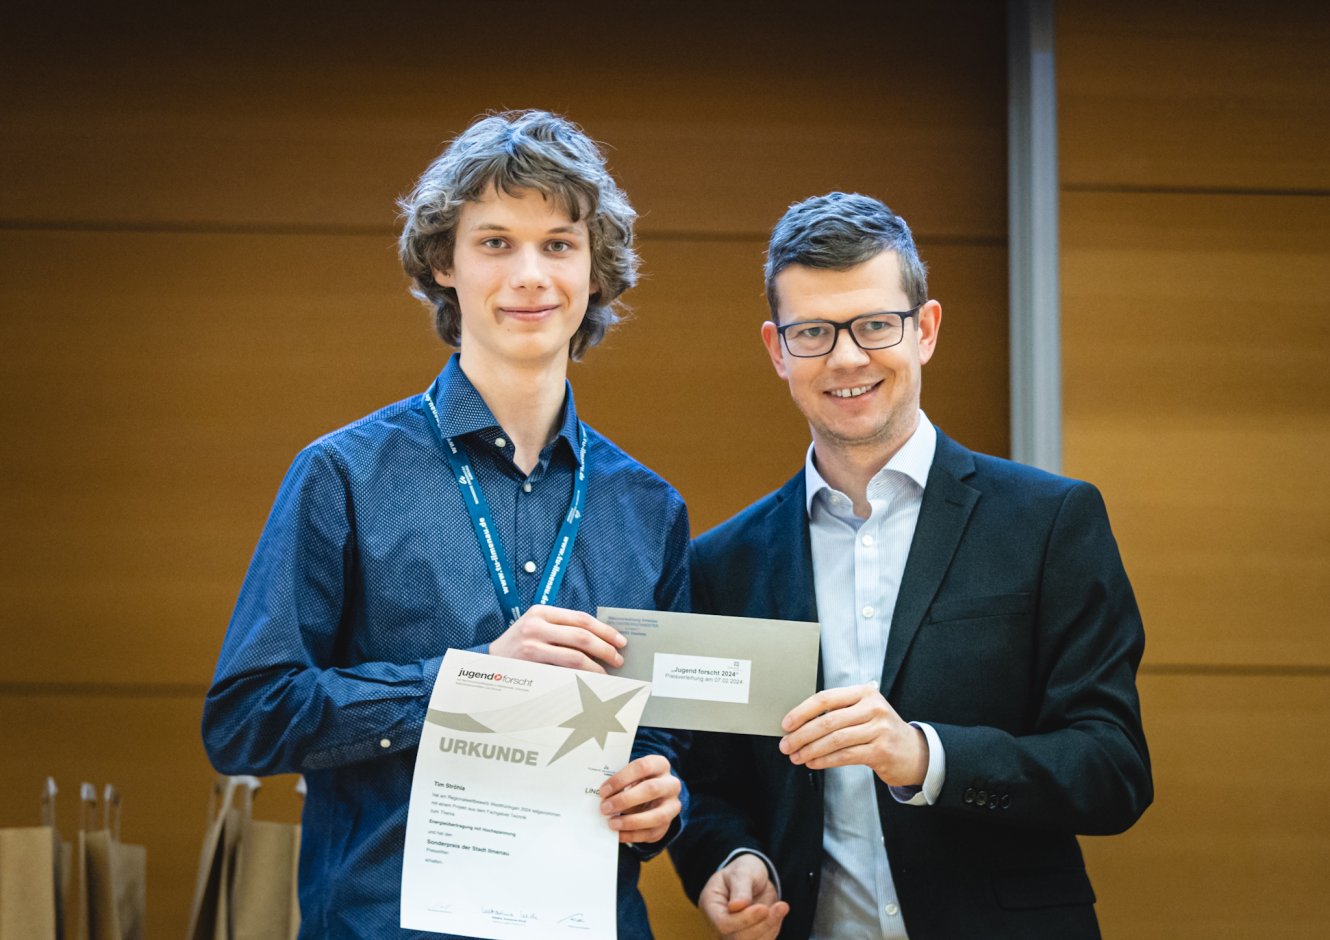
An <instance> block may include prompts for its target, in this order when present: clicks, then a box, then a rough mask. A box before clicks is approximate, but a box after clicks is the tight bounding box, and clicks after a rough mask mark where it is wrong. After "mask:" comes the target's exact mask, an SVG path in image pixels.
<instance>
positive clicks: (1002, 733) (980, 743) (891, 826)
mask: <svg viewBox="0 0 1330 940" xmlns="http://www.w3.org/2000/svg"><path fill="white" fill-rule="evenodd" d="M805 506H806V499H805V485H804V473H803V470H800V472H799V473H798V474H796V475H795V477H794V478H793V479H792V480H790V482H789V483H787V484H785V486H783V487H782V488H781V489H779V490H777V491H776V492H775V493H772V494H770V495H768V496H766V497H765V498H763V499H761V500H759V501H758V502H757V503H755V504H753V505H752V506H750V507H748V508H747V509H746V510H744V511H743V512H741V513H740V514H739V515H737V516H735V517H734V518H733V519H730V520H729V521H728V522H725V523H723V524H722V525H720V526H718V527H717V528H715V529H713V530H711V531H710V532H707V533H706V534H704V535H702V536H701V537H699V538H698V539H697V540H696V541H695V542H694V543H693V563H692V572H693V607H694V610H696V611H698V612H703V613H715V614H728V615H733V616H745V617H772V618H778V619H788V620H816V619H817V610H816V603H815V599H814V592H813V566H812V554H811V549H810V543H809V534H808V517H807V512H806V508H805ZM1144 646H1145V637H1144V633H1143V631H1142V627H1141V618H1140V613H1139V611H1138V610H1137V607H1136V601H1135V598H1134V597H1133V594H1132V590H1131V585H1130V584H1129V583H1128V581H1127V576H1126V573H1125V571H1124V570H1123V567H1122V561H1121V559H1120V557H1119V555H1118V549H1117V544H1116V542H1115V541H1114V539H1113V534H1112V532H1111V531H1110V529H1109V524H1108V516H1107V513H1106V511H1105V509H1104V503H1103V500H1102V499H1101V498H1100V495H1099V492H1098V491H1097V490H1096V489H1095V488H1094V487H1093V486H1091V485H1089V484H1087V483H1080V482H1076V481H1073V480H1068V479H1064V478H1062V477H1058V476H1054V475H1052V474H1048V473H1044V472H1042V471H1039V470H1035V469H1033V468H1030V467H1026V466H1022V465H1020V464H1016V463H1012V462H1010V461H1005V460H999V459H997V458H994V457H988V456H984V455H982V454H976V453H973V452H972V451H969V450H967V449H965V448H964V447H962V446H960V445H959V444H957V443H955V442H954V441H952V440H950V439H949V438H947V437H946V436H945V435H943V434H942V433H941V432H940V431H939V432H938V440H937V452H936V455H935V457H934V460H933V466H932V469H931V470H930V472H929V475H928V483H927V486H926V487H925V489H924V498H923V504H922V506H921V508H920V511H919V522H918V526H917V527H916V530H915V535H914V541H913V543H912V544H911V546H910V553H909V556H908V560H907V561H906V565H905V573H904V576H903V579H902V582H901V588H900V595H899V598H898V600H897V603H896V608H895V613H894V615H893V618H892V625H891V634H890V637H889V640H888V644H887V652H886V659H885V662H884V663H883V665H882V682H881V689H882V691H883V694H884V695H885V696H886V697H887V700H888V701H889V702H891V704H892V705H893V706H894V707H895V709H896V710H897V712H899V714H900V715H901V717H902V718H904V719H905V720H906V721H923V722H928V723H930V724H931V725H932V726H933V727H934V728H935V729H936V730H937V733H938V737H939V738H940V739H941V741H942V746H943V750H944V751H945V752H946V780H945V783H944V785H943V787H942V792H941V794H940V796H939V798H938V800H937V802H936V803H935V804H934V805H933V806H926V807H917V806H906V805H902V804H900V803H898V802H897V801H896V800H895V799H894V798H893V797H892V796H891V794H890V792H889V790H888V788H887V787H886V786H885V785H884V784H882V783H881V782H880V781H879V782H878V786H877V804H878V808H879V811H880V813H881V820H882V833H883V837H884V839H885V844H886V847H887V852H888V857H889V859H890V862H891V870H892V875H893V877H894V878H895V882H896V888H897V891H898V893H899V895H900V900H901V908H902V911H903V914H904V917H905V925H906V929H907V930H908V931H909V934H910V937H911V940H930V938H951V937H955V938H966V940H969V938H985V940H991V938H1000V937H1013V938H1015V937H1020V938H1029V937H1049V938H1059V940H1068V938H1079V937H1097V936H1099V930H1098V926H1097V923H1096V919H1095V915H1094V906H1093V905H1094V892H1093V890H1092V889H1091V887H1090V881H1089V879H1088V878H1087V877H1086V873H1085V865H1084V862H1083V861H1082V858H1081V852H1080V847H1079V846H1078V844H1077V841H1076V835H1075V834H1076V833H1085V834H1096V835H1101V834H1108V833H1116V832H1121V831H1123V830H1124V829H1126V828H1127V827H1128V826H1130V825H1131V824H1132V823H1133V822H1135V821H1136V819H1137V818H1138V817H1139V816H1140V815H1141V813H1142V812H1144V811H1145V808H1146V807H1147V806H1148V805H1149V804H1150V801H1151V799H1152V798H1153V787H1152V783H1151V776H1150V758H1149V753H1148V751H1147V749H1146V744H1145V736H1144V733H1143V731H1142V729H1141V719H1140V704H1139V700H1138V698H1137V694H1136V668H1137V666H1138V665H1139V663H1140V660H1141V654H1142V652H1143V650H1144ZM777 740H778V739H777V738H774V737H756V736H754V737H747V736H739V735H723V734H703V735H698V740H697V741H696V744H695V747H694V750H693V752H692V754H691V755H690V756H689V758H688V760H687V762H686V764H685V773H684V776H685V779H686V780H687V782H688V786H689V788H690V791H691V793H692V810H691V818H690V822H689V824H688V826H686V827H685V829H684V832H683V833H682V834H681V835H680V837H679V839H678V840H676V842H675V843H674V845H673V847H672V848H671V854H672V856H673V858H674V862H675V866H676V868H678V870H679V873H680V876H681V877H682V879H683V882H684V887H685V889H686V890H687V892H688V894H689V896H690V897H692V898H693V900H694V901H696V899H697V895H698V892H699V891H700V890H701V888H702V886H703V885H704V884H705V882H706V880H707V879H708V878H709V877H710V876H711V874H712V873H713V872H714V871H715V870H716V868H717V867H718V866H719V865H720V863H721V862H722V861H723V860H724V859H725V857H726V856H727V855H728V854H729V853H730V851H731V850H732V849H735V848H738V847H744V846H746V847H753V848H757V849H760V850H762V851H763V852H765V853H766V854H767V855H768V856H769V857H770V858H771V859H772V860H773V861H774V863H775V864H776V867H777V870H778V872H779V875H780V879H781V882H782V892H783V897H784V898H785V899H786V900H788V901H789V902H790V913H789V915H788V916H787V917H786V920H785V925H784V929H783V930H782V932H781V935H780V936H781V937H782V938H800V940H802V938H806V937H808V935H809V931H810V930H811V927H812V922H813V909H814V905H815V902H816V898H817V891H818V884H819V879H820V871H821V854H822V779H821V778H822V775H821V773H820V772H817V771H810V770H806V769H804V768H800V767H796V766H794V765H793V764H791V763H790V761H789V759H788V758H787V757H785V756H784V755H782V754H781V753H780V752H779V751H778V750H777V748H776V744H777ZM869 818H871V817H869Z"/></svg>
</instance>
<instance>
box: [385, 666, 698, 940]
mask: <svg viewBox="0 0 1330 940" xmlns="http://www.w3.org/2000/svg"><path fill="white" fill-rule="evenodd" d="M647 693H648V686H647V684H646V683H644V682H638V681H634V680H631V679H623V678H618V677H615V676H607V675H602V674H599V673H592V672H586V671H574V670H569V669H561V668H558V667H555V666H548V665H544V664H542V663H533V662H525V661H521V660H514V659H505V658H500V657H495V656H484V655H481V654H478V653H469V652H465V651H461V650H449V651H448V653H447V655H446V656H445V657H444V660H443V666H442V668H441V669H440V671H439V677H438V680H437V681H436V683H435V685H434V692H433V695H432V696H431V698H430V709H429V712H428V715H427V717H426V721H425V726H424V730H423V731H422V733H421V738H420V750H419V753H418V755H417V758H416V768H415V778H414V781H413V783H412V787H411V805H410V809H409V813H408V819H407V831H406V855H405V861H404V865H403V871H402V920H401V924H402V926H403V927H404V928H408V929H417V930H430V931H437V932H441V933H455V934H462V935H465V936H471V937H488V938H495V940H506V938H509V937H557V936H561V935H563V934H565V933H566V934H567V935H569V936H575V937H579V938H597V937H603V938H613V937H614V935H615V898H614V893H615V870H616V864H617V855H618V853H617V844H618V842H619V841H621V840H622V841H654V840H656V839H659V838H660V837H661V836H663V835H664V831H665V828H666V827H667V826H668V822H669V820H668V819H667V820H665V822H664V825H662V826H655V825H654V822H655V820H654V818H653V816H652V810H651V809H650V807H649V806H648V808H647V809H646V810H645V811H644V812H641V813H633V814H630V815H627V816H615V815H613V814H616V813H619V812H623V811H626V810H629V809H633V808H635V807H639V806H640V804H641V801H642V797H643V794H642V792H641V790H640V788H635V787H630V786H629V785H630V784H636V783H638V782H639V781H641V780H644V779H650V778H653V777H655V776H657V775H658V774H659V771H660V770H661V768H656V767H653V766H652V762H658V763H661V764H663V763H665V759H664V758H662V757H659V756H652V757H645V758H641V759H639V760H637V761H634V762H633V763H632V764H629V765H628V766H627V767H625V766H624V765H625V764H627V763H628V757H629V753H630V751H631V748H632V743H633V736H634V734H635V733H636V731H637V724H638V718H639V716H640V715H641V712H642V707H643V705H645V703H646V699H647ZM620 768H623V769H622V770H620ZM615 771H619V772H618V773H615ZM635 790H637V792H634V791H635ZM607 796H608V797H609V798H608V799H605V797H607ZM653 802H654V801H653ZM607 815H611V816H612V818H610V819H609V820H607V819H606V816H607ZM668 815H670V816H671V817H672V816H673V814H672V813H669V814H668ZM639 819H641V820H644V821H645V822H644V823H643V822H637V821H635V820H639ZM643 824H645V825H647V826H648V828H646V829H635V828H626V827H629V826H639V825H643ZM616 830H618V831H617V834H616Z"/></svg>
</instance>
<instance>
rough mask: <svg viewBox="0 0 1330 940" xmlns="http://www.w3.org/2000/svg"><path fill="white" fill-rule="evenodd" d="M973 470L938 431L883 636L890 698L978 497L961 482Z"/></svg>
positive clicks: (956, 446)
mask: <svg viewBox="0 0 1330 940" xmlns="http://www.w3.org/2000/svg"><path fill="white" fill-rule="evenodd" d="M973 473H974V456H973V455H972V454H971V453H970V452H969V451H968V450H966V449H965V448H964V447H961V446H960V445H959V444H957V443H956V442H955V441H953V440H952V439H951V438H949V437H947V436H946V435H945V434H943V433H942V432H941V431H938V432H937V451H936V453H935V454H934V455H933V466H932V467H931V468H930V469H929V471H928V485H927V486H925V487H924V499H923V503H922V505H921V506H920V507H919V522H918V524H917V525H916V526H915V530H914V541H913V542H912V543H911V544H910V554H909V555H908V556H906V559H905V573H904V574H903V575H902V576H901V587H900V594H899V595H898V596H897V598H896V609H895V611H894V612H893V614H892V618H891V634H890V636H889V637H888V638H887V655H886V659H885V661H884V662H883V664H882V683H881V685H880V686H879V688H880V689H881V690H882V694H883V695H885V696H887V697H888V698H889V697H890V694H891V688H892V686H893V685H894V684H895V682H896V676H897V674H898V673H899V672H900V668H901V663H902V662H904V661H905V654H906V653H907V652H908V651H909V649H910V644H911V643H912V642H913V641H914V636H915V634H916V633H918V632H919V626H920V624H922V623H923V619H924V613H925V612H926V611H927V610H928V605H929V604H931V603H932V602H933V598H934V596H935V595H936V594H937V590H938V587H939V586H940V585H941V584H942V578H943V576H944V575H945V574H946V573H947V568H948V567H950V565H951V559H952V557H953V556H954V555H955V554H956V547H957V546H958V545H959V544H960V540H961V535H962V533H963V532H964V531H965V525H966V523H967V522H968V521H969V519H970V512H971V511H972V510H973V509H974V504H975V503H976V502H978V500H979V491H978V490H976V489H974V488H973V487H971V486H969V485H968V484H966V483H964V482H963V480H964V479H965V478H966V477H968V476H970V475H971V474H973ZM805 529H806V527H805Z"/></svg>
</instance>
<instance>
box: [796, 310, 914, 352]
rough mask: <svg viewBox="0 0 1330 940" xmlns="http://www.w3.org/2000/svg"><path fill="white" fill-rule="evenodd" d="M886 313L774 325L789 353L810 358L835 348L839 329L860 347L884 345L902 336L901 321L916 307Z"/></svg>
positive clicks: (898, 339) (895, 342)
mask: <svg viewBox="0 0 1330 940" xmlns="http://www.w3.org/2000/svg"><path fill="white" fill-rule="evenodd" d="M922 306H923V304H919V306H918V307H913V308H911V309H909V310H903V311H899V312H896V311H893V312H889V313H864V314H861V315H859V316H857V317H852V318H851V319H849V320H846V321H845V322H844V323H837V322H836V321H835V320H800V321H798V322H797V323H787V324H785V325H784V326H778V327H776V332H777V333H779V334H780V336H781V339H783V340H785V348H786V349H788V350H789V351H790V355H791V356H798V357H800V358H801V359H813V358H815V357H817V356H825V355H826V354H827V353H829V352H831V351H832V350H833V349H835V348H836V339H837V337H839V336H840V331H841V330H845V331H846V332H847V333H849V334H850V337H851V338H852V339H853V340H854V343H855V345H856V346H858V347H859V348H860V349H888V348H890V347H892V346H895V345H896V344H897V343H899V342H900V341H901V340H902V339H904V338H905V321H906V320H908V319H910V317H914V316H918V315H919V308H920V307H922Z"/></svg>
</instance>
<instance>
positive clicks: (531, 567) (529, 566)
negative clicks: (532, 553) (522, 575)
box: [522, 561, 536, 574]
mask: <svg viewBox="0 0 1330 940" xmlns="http://www.w3.org/2000/svg"><path fill="white" fill-rule="evenodd" d="M522 570H523V571H525V572H526V573H527V574H535V573H536V563H535V562H534V561H528V562H527V563H526V564H525V565H523V566H522Z"/></svg>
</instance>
